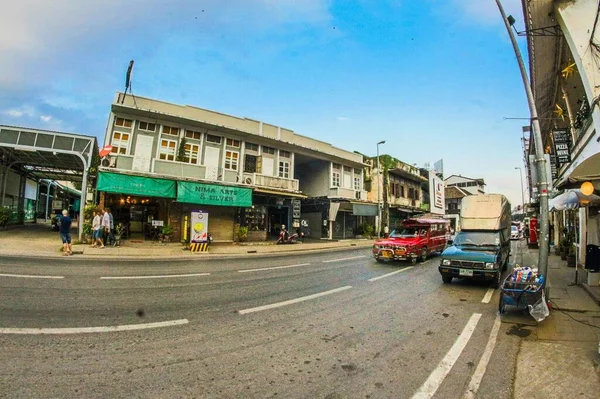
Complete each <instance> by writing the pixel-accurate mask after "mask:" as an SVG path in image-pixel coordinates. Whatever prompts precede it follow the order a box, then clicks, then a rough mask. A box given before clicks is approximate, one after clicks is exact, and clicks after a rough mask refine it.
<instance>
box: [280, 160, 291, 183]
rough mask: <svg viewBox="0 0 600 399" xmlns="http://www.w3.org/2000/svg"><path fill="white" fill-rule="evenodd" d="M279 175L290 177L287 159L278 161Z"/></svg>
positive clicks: (285, 177)
mask: <svg viewBox="0 0 600 399" xmlns="http://www.w3.org/2000/svg"><path fill="white" fill-rule="evenodd" d="M279 177H283V178H284V179H289V178H290V163H289V162H287V161H280V162H279Z"/></svg>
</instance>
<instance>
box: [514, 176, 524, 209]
mask: <svg viewBox="0 0 600 399" xmlns="http://www.w3.org/2000/svg"><path fill="white" fill-rule="evenodd" d="M515 169H519V177H520V178H521V213H522V214H523V215H524V214H525V196H524V195H523V170H522V169H521V168H520V167H519V166H515Z"/></svg>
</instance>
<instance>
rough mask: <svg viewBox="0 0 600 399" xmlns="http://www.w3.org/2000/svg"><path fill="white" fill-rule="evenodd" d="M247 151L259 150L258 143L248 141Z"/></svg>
mask: <svg viewBox="0 0 600 399" xmlns="http://www.w3.org/2000/svg"><path fill="white" fill-rule="evenodd" d="M246 151H258V144H254V143H248V142H246Z"/></svg>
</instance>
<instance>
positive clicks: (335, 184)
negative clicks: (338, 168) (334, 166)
mask: <svg viewBox="0 0 600 399" xmlns="http://www.w3.org/2000/svg"><path fill="white" fill-rule="evenodd" d="M339 186H340V172H333V187H339Z"/></svg>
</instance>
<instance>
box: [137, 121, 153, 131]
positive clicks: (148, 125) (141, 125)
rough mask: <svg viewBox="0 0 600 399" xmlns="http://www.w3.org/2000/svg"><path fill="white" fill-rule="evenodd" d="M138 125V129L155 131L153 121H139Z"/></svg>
mask: <svg viewBox="0 0 600 399" xmlns="http://www.w3.org/2000/svg"><path fill="white" fill-rule="evenodd" d="M138 127H139V129H140V130H145V131H147V132H155V131H156V124H154V123H149V122H142V121H140V122H139V125H138Z"/></svg>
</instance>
